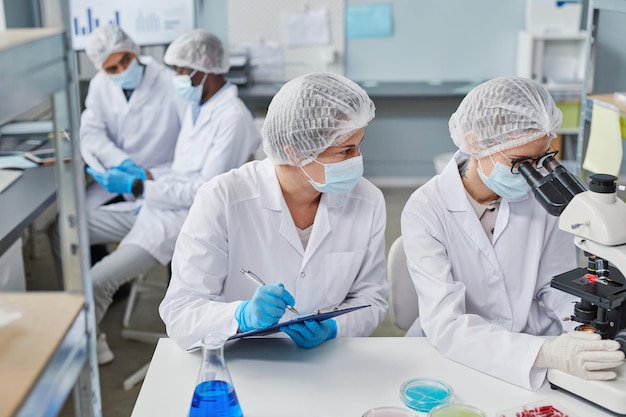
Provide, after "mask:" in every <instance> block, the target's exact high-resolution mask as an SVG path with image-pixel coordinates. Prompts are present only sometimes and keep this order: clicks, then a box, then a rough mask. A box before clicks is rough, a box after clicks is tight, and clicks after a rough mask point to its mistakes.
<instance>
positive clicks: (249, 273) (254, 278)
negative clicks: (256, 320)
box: [239, 268, 300, 314]
mask: <svg viewBox="0 0 626 417" xmlns="http://www.w3.org/2000/svg"><path fill="white" fill-rule="evenodd" d="M239 272H241V273H242V274H244V275H245V276H247V277H248V278H250V279H251V280H252V281H254V282H255V283H256V284H257V285H259V286H261V285H267V284H265V282H264V281H263V280H262V279H261V278H259V277H258V276H257V275H256V274H255V273H254V272H252V271H248V270H245V269H243V268H242V269H240V270H239ZM280 285H282V284H280ZM285 292H286V293H287V294H289V292H288V291H287V290H285ZM289 296H290V297H291V294H289ZM291 298H292V299H293V297H291ZM295 303H296V302H295V300H294V301H293V303H290V304H287V310H289V311H291V312H292V313H294V314H300V313H299V312H298V310H296V309H295V308H293V307H292V304H295Z"/></svg>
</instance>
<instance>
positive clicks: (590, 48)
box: [576, 0, 626, 175]
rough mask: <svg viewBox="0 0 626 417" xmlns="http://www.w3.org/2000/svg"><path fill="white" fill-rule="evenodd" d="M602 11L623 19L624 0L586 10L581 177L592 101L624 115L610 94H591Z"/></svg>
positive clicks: (594, 1)
mask: <svg viewBox="0 0 626 417" xmlns="http://www.w3.org/2000/svg"><path fill="white" fill-rule="evenodd" d="M602 11H608V12H619V13H624V17H625V18H626V0H589V6H588V9H587V39H586V42H585V65H586V66H585V77H584V78H583V88H582V93H581V100H580V103H581V106H580V126H579V129H578V141H577V146H576V165H577V169H578V173H579V174H581V175H582V174H583V170H582V164H583V159H584V155H585V151H586V148H587V141H588V139H589V133H590V128H591V117H592V115H593V103H594V100H597V101H600V102H603V103H607V104H610V105H614V106H617V107H618V108H619V109H620V111H621V112H622V114H626V106H624V105H623V104H621V103H618V102H615V101H613V100H612V94H596V95H594V94H592V89H593V77H594V65H595V56H596V39H597V34H598V22H599V17H600V12H602ZM625 22H626V20H625Z"/></svg>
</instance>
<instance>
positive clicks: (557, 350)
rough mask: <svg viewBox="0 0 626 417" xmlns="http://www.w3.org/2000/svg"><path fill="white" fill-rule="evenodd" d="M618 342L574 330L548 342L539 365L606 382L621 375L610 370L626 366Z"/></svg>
mask: <svg viewBox="0 0 626 417" xmlns="http://www.w3.org/2000/svg"><path fill="white" fill-rule="evenodd" d="M619 348H620V345H619V343H618V342H616V341H615V340H606V339H605V340H602V338H601V337H600V335H599V334H595V333H590V332H579V331H574V332H571V333H565V334H562V335H560V336H558V337H555V338H553V339H549V340H546V341H545V342H544V343H543V345H542V346H541V349H540V350H539V355H537V359H536V360H535V366H537V367H539V368H553V369H559V370H561V371H563V372H567V373H568V374H572V375H576V376H578V377H581V378H584V379H593V380H599V381H605V380H609V379H615V377H616V376H617V374H616V373H615V372H613V371H606V369H611V368H616V367H618V366H620V365H621V364H622V363H624V352H622V351H621V350H619Z"/></svg>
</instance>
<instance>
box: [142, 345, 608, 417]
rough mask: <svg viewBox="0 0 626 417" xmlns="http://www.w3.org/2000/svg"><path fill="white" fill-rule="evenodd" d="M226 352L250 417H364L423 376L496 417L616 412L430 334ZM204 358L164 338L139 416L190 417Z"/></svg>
mask: <svg viewBox="0 0 626 417" xmlns="http://www.w3.org/2000/svg"><path fill="white" fill-rule="evenodd" d="M225 357H226V363H227V365H228V368H229V370H230V374H231V377H232V380H233V385H234V386H235V391H236V392H237V396H238V398H239V402H240V404H241V407H242V409H243V413H244V415H245V416H246V417H282V416H285V417H351V416H354V417H359V416H361V415H362V414H363V413H364V412H365V411H367V410H368V409H370V408H375V407H381V406H397V407H404V404H403V403H402V401H401V400H400V397H399V390H400V386H401V385H402V383H403V382H404V381H406V380H408V379H411V378H420V377H429V378H437V379H440V380H443V381H445V382H447V383H448V384H449V385H450V386H452V388H453V389H454V392H455V402H459V403H465V404H470V405H473V406H475V407H478V408H480V409H482V410H483V411H484V412H485V413H486V415H487V416H488V417H494V416H497V414H496V412H498V411H502V410H509V409H512V408H517V407H518V406H521V405H524V404H528V403H533V402H536V401H539V400H546V399H547V400H548V401H550V402H552V403H554V402H556V403H557V404H559V405H562V406H563V407H565V408H567V409H569V410H571V411H572V412H574V413H575V415H576V416H577V417H595V416H598V417H600V416H610V415H611V414H609V413H608V412H605V411H602V410H600V409H599V408H597V407H594V406H592V405H589V404H587V403H585V402H583V401H580V400H578V399H576V398H573V397H571V396H570V395H568V394H566V393H564V392H561V391H555V390H552V389H550V387H549V385H548V383H545V384H544V385H543V387H542V388H541V389H540V390H539V391H537V392H532V391H528V390H525V389H523V388H520V387H517V386H515V385H512V384H509V383H507V382H503V381H501V380H498V379H495V378H493V377H491V376H488V375H485V374H483V373H480V372H477V371H475V370H473V369H470V368H468V367H466V366H463V365H460V364H458V363H456V362H453V361H450V360H447V359H445V358H443V357H442V356H441V355H440V354H439V353H438V352H437V351H436V350H435V349H434V348H433V347H432V346H431V345H430V344H429V343H428V341H427V340H426V339H425V338H405V337H368V338H339V339H334V340H330V341H328V342H326V343H324V344H323V345H321V346H319V347H317V348H315V349H310V350H307V349H300V348H297V347H296V346H295V345H294V344H293V342H292V341H291V340H290V339H279V338H258V339H243V340H239V341H233V342H228V343H227V344H226V347H225ZM201 358H202V355H201V352H200V351H197V352H195V353H187V352H185V351H184V350H182V349H181V348H180V347H178V345H176V344H175V343H174V342H173V341H172V340H170V339H161V340H160V341H159V343H158V345H157V348H156V351H155V354H154V358H153V360H152V363H151V365H150V369H149V371H148V375H147V377H146V379H145V381H144V383H143V386H142V388H141V392H140V393H139V397H138V399H137V403H136V404H135V408H134V410H133V413H132V417H144V416H146V417H147V416H150V417H152V416H156V415H162V416H172V417H173V416H181V417H183V416H187V413H188V410H189V404H190V402H191V397H192V395H193V391H194V388H195V383H196V377H197V373H198V370H199V369H200V364H201Z"/></svg>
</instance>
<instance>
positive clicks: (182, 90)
mask: <svg viewBox="0 0 626 417" xmlns="http://www.w3.org/2000/svg"><path fill="white" fill-rule="evenodd" d="M196 72H198V71H197V70H195V71H194V72H192V73H191V74H183V75H175V76H174V79H173V83H174V90H176V92H177V93H178V95H179V96H181V97H182V98H184V99H185V100H189V101H191V102H192V103H196V104H200V100H201V99H202V87H203V86H204V82H205V81H206V77H208V75H209V74H208V73H207V74H204V77H203V78H202V81H201V82H200V84H198V85H196V86H194V85H192V84H191V77H193V76H194V75H195V74H196Z"/></svg>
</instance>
